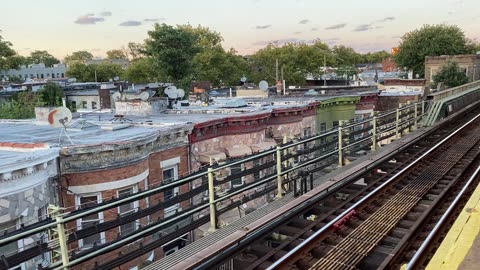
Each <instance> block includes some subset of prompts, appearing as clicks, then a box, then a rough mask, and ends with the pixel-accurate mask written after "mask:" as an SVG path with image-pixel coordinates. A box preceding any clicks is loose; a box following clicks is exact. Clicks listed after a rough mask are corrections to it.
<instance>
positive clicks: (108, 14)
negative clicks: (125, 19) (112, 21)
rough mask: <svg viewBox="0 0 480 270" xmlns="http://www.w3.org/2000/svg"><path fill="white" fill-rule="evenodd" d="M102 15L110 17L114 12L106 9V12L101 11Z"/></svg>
mask: <svg viewBox="0 0 480 270" xmlns="http://www.w3.org/2000/svg"><path fill="white" fill-rule="evenodd" d="M100 16H102V17H110V16H112V12H110V11H104V12H101V13H100Z"/></svg>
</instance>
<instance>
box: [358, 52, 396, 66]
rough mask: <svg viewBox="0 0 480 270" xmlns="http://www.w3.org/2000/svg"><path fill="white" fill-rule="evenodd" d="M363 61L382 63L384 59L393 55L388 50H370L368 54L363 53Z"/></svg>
mask: <svg viewBox="0 0 480 270" xmlns="http://www.w3.org/2000/svg"><path fill="white" fill-rule="evenodd" d="M361 56H362V62H363V63H380V62H382V61H383V60H384V59H386V58H388V57H390V56H391V55H390V54H389V53H388V52H386V51H379V52H373V53H371V52H369V53H366V54H363V55H361Z"/></svg>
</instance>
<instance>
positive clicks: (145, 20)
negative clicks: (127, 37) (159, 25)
mask: <svg viewBox="0 0 480 270" xmlns="http://www.w3.org/2000/svg"><path fill="white" fill-rule="evenodd" d="M164 20H165V18H146V19H144V20H143V21H144V22H159V21H164Z"/></svg>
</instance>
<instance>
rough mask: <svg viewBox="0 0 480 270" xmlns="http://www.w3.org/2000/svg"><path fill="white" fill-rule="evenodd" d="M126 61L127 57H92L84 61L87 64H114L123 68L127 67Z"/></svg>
mask: <svg viewBox="0 0 480 270" xmlns="http://www.w3.org/2000/svg"><path fill="white" fill-rule="evenodd" d="M128 63H129V62H128V59H92V60H87V61H86V62H85V64H87V65H99V64H114V65H119V66H121V67H122V68H123V69H125V68H127V67H128Z"/></svg>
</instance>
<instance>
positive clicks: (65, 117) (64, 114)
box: [48, 107, 73, 145]
mask: <svg viewBox="0 0 480 270" xmlns="http://www.w3.org/2000/svg"><path fill="white" fill-rule="evenodd" d="M71 121H72V112H71V111H70V110H69V109H68V108H67V107H58V108H56V109H53V110H52V111H51V112H50V113H48V123H49V124H50V126H51V127H53V128H62V130H61V131H60V134H59V135H58V144H60V145H61V140H62V136H63V135H65V137H67V139H68V141H69V142H70V143H71V144H73V142H72V139H70V136H68V133H67V125H68V124H69V123H70V122H71Z"/></svg>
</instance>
